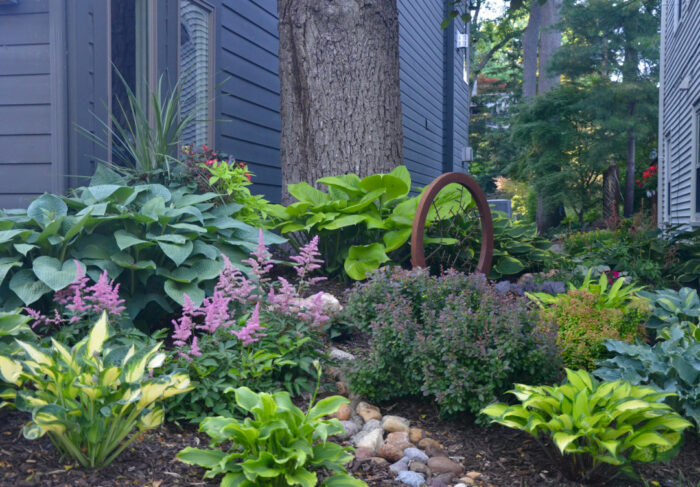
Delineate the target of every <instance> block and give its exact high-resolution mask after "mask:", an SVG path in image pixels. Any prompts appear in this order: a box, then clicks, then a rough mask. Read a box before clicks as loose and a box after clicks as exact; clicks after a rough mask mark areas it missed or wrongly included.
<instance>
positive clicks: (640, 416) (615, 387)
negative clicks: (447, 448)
mask: <svg viewBox="0 0 700 487" xmlns="http://www.w3.org/2000/svg"><path fill="white" fill-rule="evenodd" d="M566 374H567V377H568V382H567V383H564V384H563V385H561V386H555V387H550V386H539V387H535V386H527V385H523V384H516V385H515V390H513V391H511V393H512V394H514V395H515V396H516V397H517V398H518V400H519V401H520V402H521V404H516V405H513V406H509V405H507V404H502V403H499V404H492V405H490V406H488V407H486V408H484V409H483V410H482V413H483V414H485V415H487V416H489V417H490V418H491V420H492V422H495V423H499V424H502V425H504V426H507V427H509V428H515V429H519V430H522V431H525V432H527V433H529V434H531V435H532V436H534V437H535V439H536V440H537V441H538V442H540V441H541V440H542V439H543V437H547V438H549V439H551V441H552V442H553V445H551V446H550V445H548V444H547V446H545V443H544V442H541V443H540V444H541V445H543V446H545V451H546V452H547V453H548V454H549V455H550V458H552V460H553V461H554V462H555V463H557V464H558V465H559V466H560V468H561V470H562V473H564V475H565V476H566V477H567V478H568V479H570V480H573V481H577V482H585V483H595V482H602V481H607V480H610V479H612V478H614V477H615V476H617V475H618V474H619V473H620V472H625V473H628V474H633V473H634V470H633V467H632V462H633V461H636V462H654V461H665V460H669V459H670V458H672V457H673V456H675V454H676V453H677V452H678V447H679V446H680V441H681V438H682V432H683V430H684V429H685V428H687V427H689V426H691V423H690V422H688V421H686V420H685V419H683V418H681V417H680V416H679V415H678V414H676V413H674V412H673V411H672V410H671V407H670V406H669V405H668V404H665V403H663V402H661V401H662V400H663V399H664V398H666V397H669V396H673V394H670V393H660V392H658V391H657V390H656V389H654V388H652V387H642V386H635V385H632V384H630V383H629V382H625V381H616V382H602V383H601V382H598V381H597V380H596V379H594V378H593V377H592V376H591V375H589V374H588V373H587V372H586V371H584V370H580V371H573V370H570V369H566Z"/></svg>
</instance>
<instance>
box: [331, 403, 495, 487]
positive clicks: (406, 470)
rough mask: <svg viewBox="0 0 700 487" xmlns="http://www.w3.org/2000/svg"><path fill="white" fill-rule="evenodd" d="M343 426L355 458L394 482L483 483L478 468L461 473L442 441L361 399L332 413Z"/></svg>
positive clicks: (430, 485)
mask: <svg viewBox="0 0 700 487" xmlns="http://www.w3.org/2000/svg"><path fill="white" fill-rule="evenodd" d="M335 417H337V418H338V419H340V421H341V423H342V424H343V426H344V427H345V437H344V439H345V440H347V441H348V442H350V443H351V444H352V445H353V446H354V447H355V460H356V461H360V462H371V463H373V464H375V465H381V466H384V467H385V468H387V470H389V471H390V472H391V473H392V475H393V476H395V481H396V483H397V485H407V486H410V487H422V486H427V487H451V486H454V487H457V486H459V487H464V486H473V485H486V484H482V483H481V480H480V478H481V474H480V473H479V472H469V473H467V474H465V473H464V467H463V465H462V464H461V463H459V458H455V457H453V458H450V456H449V455H448V453H447V452H446V450H445V449H444V447H443V445H441V444H440V443H439V442H438V441H436V440H434V439H432V438H430V434H429V433H428V432H426V431H425V430H423V429H421V428H416V427H411V423H410V421H409V420H408V419H406V418H402V417H401V416H393V415H382V413H381V410H380V409H379V408H378V407H377V406H374V405H372V404H369V403H367V402H364V401H361V402H359V403H357V405H356V406H355V408H354V409H353V408H350V407H349V406H348V407H347V408H341V409H339V410H338V412H337V413H336V414H335Z"/></svg>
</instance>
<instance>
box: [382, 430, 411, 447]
mask: <svg viewBox="0 0 700 487" xmlns="http://www.w3.org/2000/svg"><path fill="white" fill-rule="evenodd" d="M386 441H387V443H395V444H396V443H409V441H408V433H406V432H405V431H394V432H393V433H389V434H388V435H386Z"/></svg>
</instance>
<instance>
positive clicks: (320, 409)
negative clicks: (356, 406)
mask: <svg viewBox="0 0 700 487" xmlns="http://www.w3.org/2000/svg"><path fill="white" fill-rule="evenodd" d="M349 402H350V401H348V400H347V399H346V398H344V397H342V396H330V397H326V398H324V399H321V400H320V401H318V402H317V403H316V405H314V407H312V408H311V409H310V410H309V412H308V417H309V418H312V419H318V418H320V417H322V416H328V415H329V414H331V413H334V412H336V411H337V410H338V408H339V407H340V406H341V404H347V403H349Z"/></svg>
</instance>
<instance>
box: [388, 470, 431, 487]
mask: <svg viewBox="0 0 700 487" xmlns="http://www.w3.org/2000/svg"><path fill="white" fill-rule="evenodd" d="M394 480H396V481H397V482H402V483H404V484H406V485H408V486H409V487H421V486H422V485H425V477H423V476H422V475H421V474H419V473H418V472H411V471H409V470H404V471H402V472H399V475H398V477H396V479H394Z"/></svg>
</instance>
